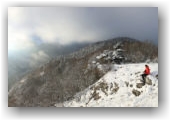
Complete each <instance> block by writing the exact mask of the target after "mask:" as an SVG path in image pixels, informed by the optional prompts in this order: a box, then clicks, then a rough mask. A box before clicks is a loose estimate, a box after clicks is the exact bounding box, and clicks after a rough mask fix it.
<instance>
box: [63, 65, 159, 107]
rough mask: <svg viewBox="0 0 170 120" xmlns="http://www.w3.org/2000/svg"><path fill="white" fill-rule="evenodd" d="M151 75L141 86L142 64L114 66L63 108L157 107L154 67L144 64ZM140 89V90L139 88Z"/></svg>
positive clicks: (156, 69) (156, 78)
mask: <svg viewBox="0 0 170 120" xmlns="http://www.w3.org/2000/svg"><path fill="white" fill-rule="evenodd" d="M148 65H149V66H150V69H151V74H150V75H148V76H147V84H146V85H144V86H143V85H142V82H141V80H142V78H141V74H142V72H143V71H144V69H145V63H140V64H124V65H114V67H113V68H112V70H111V71H109V72H108V73H106V74H105V75H104V76H103V77H102V78H101V79H100V80H98V81H97V82H96V83H95V84H93V85H91V86H89V88H87V89H85V90H84V91H82V92H79V93H77V94H76V95H75V96H74V99H73V100H71V101H66V102H64V104H63V106H64V107H158V63H150V64H148ZM140 87H141V88H140Z"/></svg>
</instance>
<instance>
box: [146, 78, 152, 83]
mask: <svg viewBox="0 0 170 120" xmlns="http://www.w3.org/2000/svg"><path fill="white" fill-rule="evenodd" d="M146 84H148V85H152V80H150V79H149V78H148V77H146Z"/></svg>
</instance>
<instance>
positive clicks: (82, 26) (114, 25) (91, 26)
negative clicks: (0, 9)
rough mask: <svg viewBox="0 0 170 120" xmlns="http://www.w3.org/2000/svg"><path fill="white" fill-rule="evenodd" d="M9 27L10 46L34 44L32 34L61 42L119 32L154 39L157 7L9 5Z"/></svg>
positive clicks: (105, 36) (103, 36) (67, 42)
mask: <svg viewBox="0 0 170 120" xmlns="http://www.w3.org/2000/svg"><path fill="white" fill-rule="evenodd" d="M8 27H9V31H8V37H9V38H8V42H9V49H12V48H13V49H31V48H33V47H36V42H34V40H33V39H32V36H37V37H38V38H40V39H41V41H42V42H44V43H52V44H63V45H65V44H69V43H72V42H87V41H88V42H94V41H99V40H105V39H109V38H113V37H119V36H127V37H133V38H136V39H139V40H146V39H151V40H154V41H157V39H158V35H157V34H158V9H157V8H79V7H75V8H74V7H10V8H9V9H8Z"/></svg>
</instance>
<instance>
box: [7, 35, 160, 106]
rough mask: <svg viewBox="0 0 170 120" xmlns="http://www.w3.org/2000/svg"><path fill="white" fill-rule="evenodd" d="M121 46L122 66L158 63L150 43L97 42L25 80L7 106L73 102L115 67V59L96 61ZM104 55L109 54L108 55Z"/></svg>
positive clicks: (130, 41) (21, 82) (124, 39)
mask: <svg viewBox="0 0 170 120" xmlns="http://www.w3.org/2000/svg"><path fill="white" fill-rule="evenodd" d="M118 42H121V44H122V45H123V49H124V51H125V56H124V57H125V58H126V59H125V60H124V61H123V63H131V62H133V63H139V62H145V61H146V60H149V61H155V59H156V62H157V58H158V55H157V51H158V50H157V47H156V46H154V45H152V44H150V43H147V42H140V41H136V40H134V39H131V38H126V37H121V38H115V39H111V40H107V41H102V42H97V43H94V44H91V45H89V46H87V47H85V48H83V49H81V50H79V51H76V52H73V53H71V54H69V55H65V56H58V57H57V58H56V59H52V60H51V61H49V62H48V63H46V64H44V65H43V66H41V67H39V68H37V69H36V70H34V71H32V72H30V73H29V74H27V75H25V76H23V78H22V79H21V80H19V81H18V82H17V83H16V84H15V85H14V86H13V87H12V88H11V89H10V91H9V93H8V106H18V107H20V106H54V105H55V104H56V103H63V102H64V101H68V100H71V99H73V96H74V95H75V94H76V93H77V92H80V91H83V90H84V89H86V88H87V87H88V86H90V85H92V84H94V83H95V82H96V81H98V80H99V79H100V78H101V77H102V76H103V75H104V74H106V73H107V72H108V71H109V70H110V68H111V66H112V65H113V64H114V61H113V60H112V58H109V57H108V56H107V57H106V58H107V59H106V58H101V59H98V60H96V59H97V58H98V57H97V56H101V54H102V56H103V55H105V56H106V55H108V54H110V53H112V55H111V56H113V53H115V52H114V51H115V50H114V46H115V45H116V44H117V43H118ZM141 47H142V48H141ZM144 48H146V49H144ZM105 51H108V52H109V53H107V54H105ZM96 57H97V58H96ZM108 58H109V59H108ZM95 62H96V63H95Z"/></svg>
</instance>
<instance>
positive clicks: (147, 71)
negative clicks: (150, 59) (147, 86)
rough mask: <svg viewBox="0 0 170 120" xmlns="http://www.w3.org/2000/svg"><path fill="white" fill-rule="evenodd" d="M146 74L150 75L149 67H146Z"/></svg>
mask: <svg viewBox="0 0 170 120" xmlns="http://www.w3.org/2000/svg"><path fill="white" fill-rule="evenodd" d="M144 73H145V74H147V75H148V74H150V69H149V67H146V68H145V71H144Z"/></svg>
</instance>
